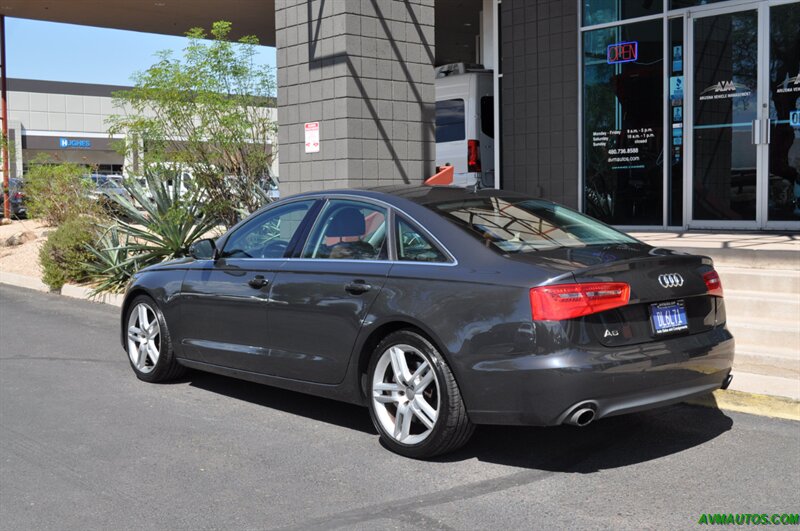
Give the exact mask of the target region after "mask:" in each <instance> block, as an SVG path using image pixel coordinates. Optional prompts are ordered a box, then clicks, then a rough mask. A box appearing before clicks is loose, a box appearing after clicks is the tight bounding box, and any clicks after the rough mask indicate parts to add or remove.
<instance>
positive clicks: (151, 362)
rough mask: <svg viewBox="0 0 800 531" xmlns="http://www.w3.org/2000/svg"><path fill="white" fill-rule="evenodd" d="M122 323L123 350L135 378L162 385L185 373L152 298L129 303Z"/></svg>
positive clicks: (134, 300) (143, 297)
mask: <svg viewBox="0 0 800 531" xmlns="http://www.w3.org/2000/svg"><path fill="white" fill-rule="evenodd" d="M125 323H126V326H127V329H126V341H125V350H126V352H127V353H128V361H129V362H130V364H131V368H132V369H133V372H134V373H135V374H136V377H137V378H139V379H140V380H143V381H145V382H151V383H156V382H166V381H169V380H174V379H175V378H178V377H180V376H181V375H183V374H184V373H185V372H186V368H185V367H183V366H182V365H180V364H179V363H178V362H177V360H176V359H175V352H174V350H173V349H172V340H171V338H170V335H169V329H168V328H167V321H166V320H165V319H164V314H163V313H162V312H161V309H160V308H159V307H158V305H157V304H156V302H155V301H154V300H153V299H152V298H150V297H148V296H147V295H139V296H137V297H136V298H135V299H133V301H131V303H130V305H129V306H128V311H127V314H126V315H125Z"/></svg>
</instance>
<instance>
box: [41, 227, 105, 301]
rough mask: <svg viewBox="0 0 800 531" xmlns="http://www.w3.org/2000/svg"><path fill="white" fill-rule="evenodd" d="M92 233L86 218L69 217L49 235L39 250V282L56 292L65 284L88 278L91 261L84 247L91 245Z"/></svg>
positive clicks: (90, 256)
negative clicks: (40, 276) (40, 274)
mask: <svg viewBox="0 0 800 531" xmlns="http://www.w3.org/2000/svg"><path fill="white" fill-rule="evenodd" d="M94 240H95V231H94V228H93V225H92V223H91V221H90V220H89V219H86V218H72V219H68V220H66V221H65V222H63V223H62V224H61V225H60V226H59V227H58V228H57V229H56V230H55V231H53V232H52V233H50V235H49V236H48V237H47V241H46V242H45V244H44V245H43V246H42V249H41V250H40V251H39V263H41V265H42V282H44V283H45V284H47V285H48V286H49V287H50V289H52V290H54V291H57V290H60V289H61V287H62V286H63V285H64V284H65V283H67V282H83V281H85V280H87V279H88V278H89V275H90V269H89V266H88V265H87V263H88V262H90V261H91V260H92V253H91V252H90V251H89V250H88V245H90V244H92V243H94Z"/></svg>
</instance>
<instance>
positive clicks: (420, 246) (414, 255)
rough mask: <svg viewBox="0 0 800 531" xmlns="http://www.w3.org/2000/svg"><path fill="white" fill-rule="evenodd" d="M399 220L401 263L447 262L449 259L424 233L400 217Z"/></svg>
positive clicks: (398, 236)
mask: <svg viewBox="0 0 800 531" xmlns="http://www.w3.org/2000/svg"><path fill="white" fill-rule="evenodd" d="M395 219H396V220H397V223H396V225H397V259H398V260H400V261H401V262H447V257H446V256H445V255H444V254H443V253H442V252H441V251H440V250H439V249H438V248H437V247H436V246H435V245H433V244H432V243H431V241H430V240H429V239H428V238H426V237H425V235H424V233H423V232H422V231H421V230H419V229H417V228H415V227H413V226H412V225H411V224H410V223H407V222H406V221H405V220H403V219H400V218H399V217H396V218H395Z"/></svg>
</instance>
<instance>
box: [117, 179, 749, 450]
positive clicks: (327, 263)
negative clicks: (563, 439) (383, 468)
mask: <svg viewBox="0 0 800 531" xmlns="http://www.w3.org/2000/svg"><path fill="white" fill-rule="evenodd" d="M190 254H191V257H189V258H184V259H179V260H173V261H171V262H166V263H163V264H159V265H156V266H152V267H149V268H146V269H144V270H142V271H140V272H138V273H136V274H135V275H134V276H133V279H132V281H131V283H130V284H129V287H128V290H127V293H126V295H125V300H124V303H123V306H122V312H121V336H120V339H121V341H122V344H123V346H124V348H125V350H126V351H127V355H128V357H129V361H130V364H131V367H132V369H133V371H134V373H135V374H136V376H137V377H138V378H140V379H141V380H144V381H148V382H158V381H164V380H168V379H171V378H175V377H177V376H178V375H179V374H180V373H181V371H182V370H183V369H184V367H191V368H195V369H200V370H204V371H210V372H215V373H219V374H224V375H228V376H234V377H238V378H242V379H245V380H251V381H256V382H261V383H266V384H270V385H274V386H277V387H283V388H287V389H293V390H296V391H302V392H307V393H311V394H316V395H319V396H323V397H327V398H330V399H336V400H343V401H348V402H353V403H357V404H362V405H365V406H367V407H369V410H370V413H371V416H372V420H373V423H374V424H375V428H376V430H377V432H378V433H379V434H380V437H381V439H382V440H383V441H384V443H385V444H386V445H387V446H388V447H389V448H390V449H392V450H393V451H395V452H398V453H400V454H403V455H406V456H410V457H418V458H419V457H430V456H433V455H437V454H441V453H445V452H449V451H452V450H454V449H456V448H458V447H459V446H461V445H463V444H464V443H466V441H467V440H468V439H469V437H470V435H471V434H472V430H473V426H474V425H475V424H517V425H539V426H552V425H560V424H570V425H577V426H583V425H586V424H589V423H590V422H592V421H593V420H595V419H601V418H604V417H610V416H613V415H619V414H622V413H629V412H634V411H641V410H645V409H650V408H654V407H658V406H662V405H667V404H672V403H675V402H680V401H682V400H685V399H687V398H689V397H693V396H698V395H701V394H705V393H710V392H711V391H714V390H715V389H719V388H721V387H722V388H725V387H727V386H728V384H729V383H730V380H731V374H730V373H731V367H732V363H733V353H734V341H733V338H732V336H731V334H730V332H728V330H727V328H726V318H725V304H724V300H723V298H722V285H721V283H720V279H719V275H718V274H717V272H716V271H715V270H714V267H713V263H712V261H711V259H709V258H707V257H703V256H694V255H688V254H682V253H679V252H675V251H671V250H668V249H661V248H653V247H651V246H649V245H647V244H645V243H643V242H641V241H639V240H636V239H635V238H633V237H631V236H628V235H627V234H624V233H622V232H619V231H617V230H615V229H613V228H611V227H609V226H607V225H604V224H602V223H600V222H598V221H596V220H594V219H592V218H590V217H588V216H585V215H583V214H581V213H579V212H576V211H574V210H571V209H569V208H567V207H564V206H561V205H559V204H556V203H552V202H549V201H544V200H541V199H534V198H531V197H526V196H524V195H520V194H514V193H511V192H506V191H503V190H478V191H475V190H474V189H471V188H467V189H464V188H454V187H435V188H434V187H385V188H382V189H376V190H367V191H365V190H340V191H322V192H313V193H306V194H300V195H295V196H292V197H288V198H286V199H283V200H280V201H277V202H275V203H272V204H270V205H269V206H267V207H265V208H263V209H261V210H259V211H258V212H256V213H254V214H253V215H251V216H250V217H248V218H247V219H245V220H244V221H242V222H240V223H239V224H238V225H236V226H235V227H233V228H232V229H231V230H230V231H229V232H228V233H227V234H225V235H224V236H222V237H221V238H219V239H218V240H201V241H199V242H196V243H195V244H194V245H193V246H192V247H191V249H190ZM198 414H200V413H199V412H198ZM576 436H579V435H576Z"/></svg>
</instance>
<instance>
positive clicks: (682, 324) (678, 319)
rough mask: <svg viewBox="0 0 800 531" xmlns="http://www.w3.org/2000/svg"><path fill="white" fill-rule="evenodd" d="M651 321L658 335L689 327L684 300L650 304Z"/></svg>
mask: <svg viewBox="0 0 800 531" xmlns="http://www.w3.org/2000/svg"><path fill="white" fill-rule="evenodd" d="M650 321H651V322H652V323H653V331H654V332H655V333H656V335H660V334H669V333H671V332H680V331H682V330H688V329H689V321H688V320H687V319H686V306H684V304H683V301H671V302H660V303H658V304H651V305H650Z"/></svg>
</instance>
